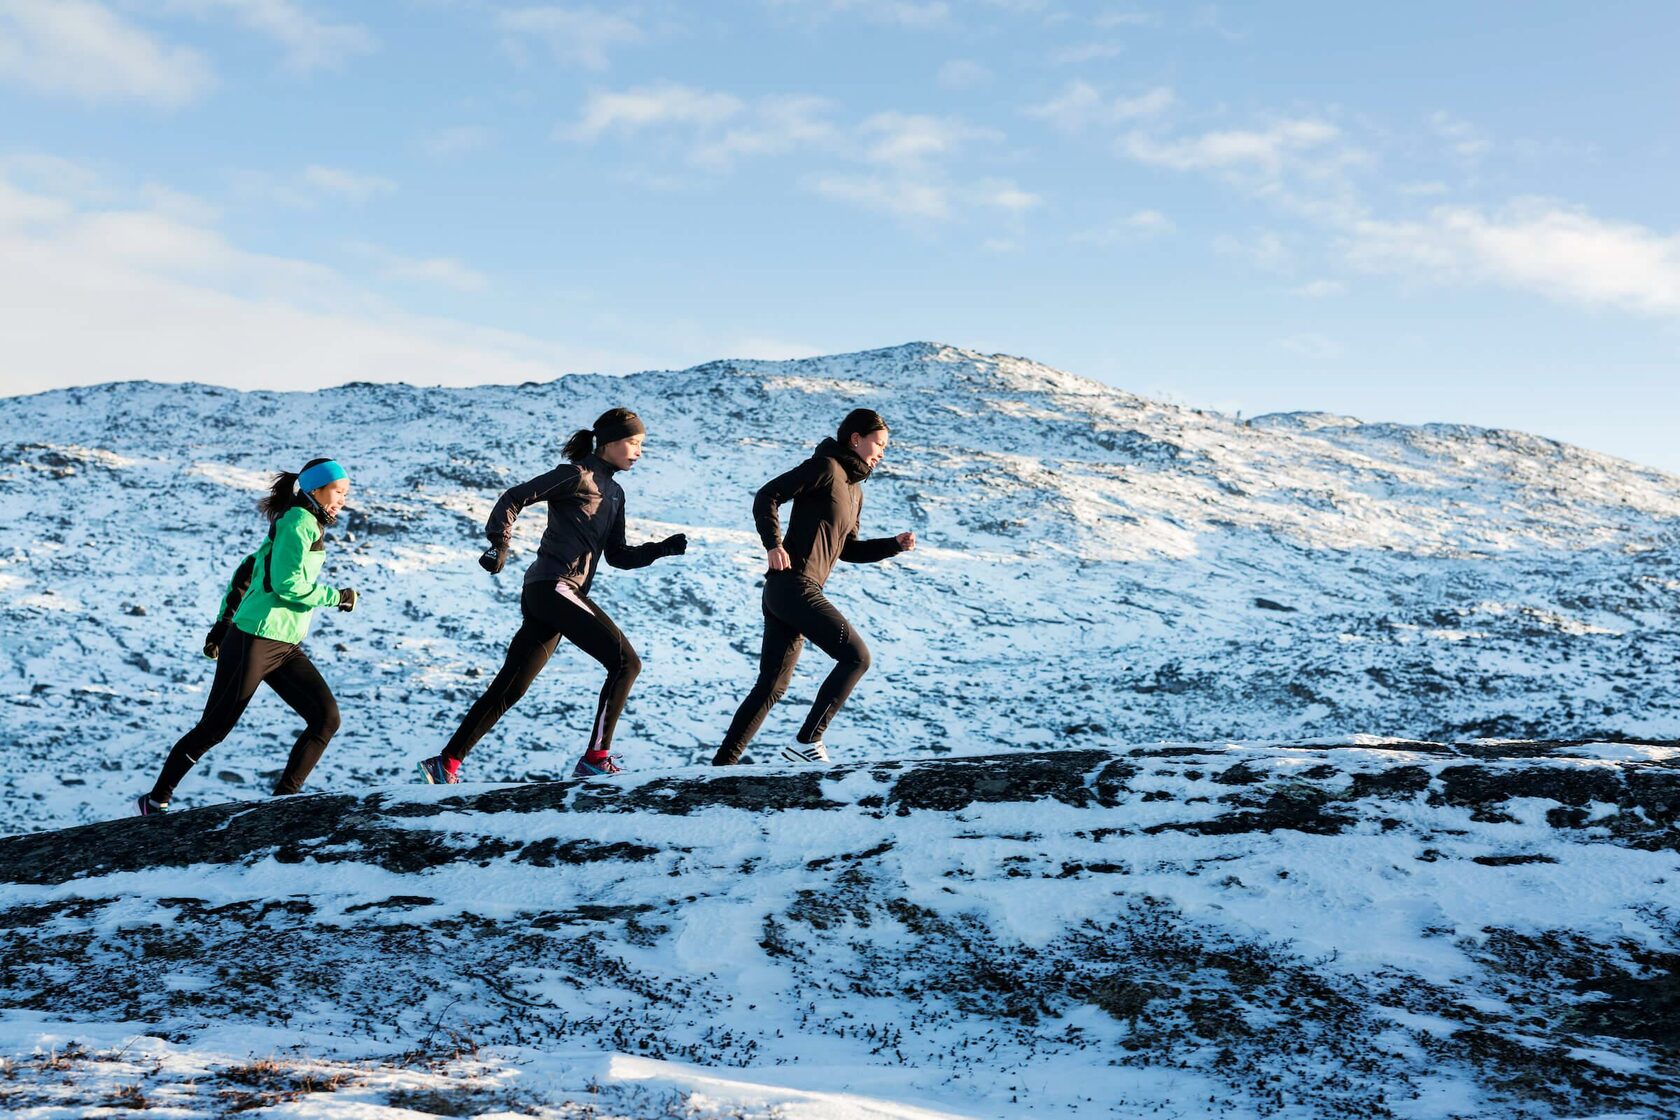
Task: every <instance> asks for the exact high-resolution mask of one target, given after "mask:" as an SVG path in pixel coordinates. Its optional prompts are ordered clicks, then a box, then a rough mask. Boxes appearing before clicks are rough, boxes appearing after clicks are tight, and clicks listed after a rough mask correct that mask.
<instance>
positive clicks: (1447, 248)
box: [1343, 199, 1680, 316]
mask: <svg viewBox="0 0 1680 1120" xmlns="http://www.w3.org/2000/svg"><path fill="white" fill-rule="evenodd" d="M1345 232H1346V236H1345V240H1344V243H1343V249H1344V251H1345V252H1346V254H1347V256H1348V259H1349V260H1350V261H1352V262H1353V263H1355V264H1357V265H1360V266H1362V267H1365V268H1369V269H1376V270H1383V271H1402V272H1406V273H1411V274H1415V275H1421V276H1424V277H1426V278H1429V279H1432V280H1436V281H1449V282H1454V281H1456V282H1464V281H1470V280H1479V281H1484V282H1492V283H1496V284H1500V285H1503V286H1506V287H1511V288H1517V289H1521V290H1525V291H1531V292H1537V293H1539V294H1541V295H1544V296H1547V297H1549V298H1551V299H1554V300H1557V301H1560V302H1565V303H1577V304H1584V305H1587V306H1595V307H1617V308H1621V309H1623V310H1627V311H1634V312H1640V313H1644V314H1649V315H1662V316H1672V315H1676V314H1680V235H1676V234H1668V235H1664V234H1660V233H1658V232H1656V231H1654V230H1651V229H1649V228H1647V227H1645V226H1641V225H1637V224H1634V223H1632V222H1616V221H1606V220H1604V219H1601V218H1596V217H1593V216H1592V215H1591V214H1589V213H1587V212H1586V211H1584V210H1580V209H1572V208H1569V207H1565V206H1563V205H1561V204H1559V203H1556V202H1552V201H1549V200H1545V199H1523V200H1518V201H1516V202H1513V203H1511V204H1510V205H1508V206H1506V207H1505V208H1504V209H1502V210H1500V211H1499V212H1497V213H1492V214H1489V213H1486V212H1484V211H1482V210H1479V209H1477V208H1474V207H1469V206H1442V207H1437V208H1436V209H1435V210H1433V211H1432V212H1431V213H1430V215H1429V217H1428V218H1427V219H1426V220H1424V221H1408V222H1399V221H1380V220H1376V219H1366V220H1364V221H1362V222H1359V223H1356V224H1355V225H1353V226H1352V227H1351V228H1349V229H1348V230H1347V231H1345Z"/></svg>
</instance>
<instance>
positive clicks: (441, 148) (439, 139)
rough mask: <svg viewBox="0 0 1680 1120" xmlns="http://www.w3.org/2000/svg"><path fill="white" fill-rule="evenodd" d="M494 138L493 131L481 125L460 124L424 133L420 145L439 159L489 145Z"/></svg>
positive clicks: (427, 152) (474, 150)
mask: <svg viewBox="0 0 1680 1120" xmlns="http://www.w3.org/2000/svg"><path fill="white" fill-rule="evenodd" d="M494 138H495V133H493V132H492V131H491V130H490V129H488V128H486V127H484V126H483V125H475V124H461V125H452V126H450V127H448V128H439V129H434V130H433V131H431V132H428V133H426V135H424V136H422V137H421V138H420V146H421V147H422V148H423V149H425V151H426V154H427V155H430V156H436V157H438V158H440V159H441V158H444V157H447V156H458V155H461V154H463V153H465V152H476V151H478V150H479V149H481V148H486V147H489V146H490V142H491V141H492V140H493V139H494Z"/></svg>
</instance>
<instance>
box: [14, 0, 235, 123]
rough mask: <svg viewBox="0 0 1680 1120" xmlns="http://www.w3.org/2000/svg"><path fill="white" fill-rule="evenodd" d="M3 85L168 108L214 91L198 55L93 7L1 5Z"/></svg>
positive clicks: (55, 1) (37, 1)
mask: <svg viewBox="0 0 1680 1120" xmlns="http://www.w3.org/2000/svg"><path fill="white" fill-rule="evenodd" d="M0 80H5V81H9V82H11V83H13V84H15V85H19V86H22V87H24V88H26V89H30V90H33V91H35V92H37V93H45V94H57V95H62V96H67V97H73V98H76V99H78V100H81V101H85V102H90V103H98V102H111V101H140V102H145V103H147V104H152V105H161V106H164V107H175V106H179V105H184V104H187V103H188V102H191V101H194V100H196V99H197V98H198V97H200V96H201V95H203V94H204V93H205V92H206V91H207V90H209V89H210V87H211V86H213V85H214V84H215V76H214V74H213V73H212V71H211V68H210V64H209V62H208V61H206V60H205V58H204V57H203V56H202V55H200V54H199V53H198V52H197V51H194V50H191V49H189V48H187V47H180V46H174V45H171V44H168V43H165V42H162V41H161V40H159V39H158V38H156V37H155V36H153V35H152V34H150V33H149V32H147V31H146V30H144V29H143V28H140V27H138V26H136V25H135V24H133V23H130V22H129V21H127V20H125V19H123V18H122V17H121V16H119V15H117V14H116V13H115V12H113V11H111V10H110V9H109V8H108V7H106V6H105V5H103V4H98V3H94V2H93V0H0Z"/></svg>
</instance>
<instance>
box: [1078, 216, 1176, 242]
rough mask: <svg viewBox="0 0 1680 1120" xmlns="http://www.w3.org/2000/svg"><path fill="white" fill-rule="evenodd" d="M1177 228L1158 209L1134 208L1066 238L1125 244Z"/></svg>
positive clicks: (1157, 235)
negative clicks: (1123, 215) (1113, 218)
mask: <svg viewBox="0 0 1680 1120" xmlns="http://www.w3.org/2000/svg"><path fill="white" fill-rule="evenodd" d="M1177 229H1178V223H1176V222H1174V221H1173V220H1172V219H1171V218H1169V217H1167V215H1165V214H1163V213H1161V212H1160V211H1159V210H1134V211H1132V212H1131V213H1130V214H1127V215H1126V216H1125V217H1123V218H1120V219H1118V220H1116V221H1112V222H1109V223H1107V224H1106V225H1101V226H1096V227H1094V228H1091V229H1083V230H1080V231H1078V232H1077V233H1074V234H1071V235H1070V236H1069V237H1068V240H1069V241H1071V242H1073V243H1074V244H1075V245H1101V246H1110V245H1127V244H1134V243H1137V242H1141V241H1145V240H1148V239H1149V238H1152V237H1161V236H1164V235H1166V234H1169V233H1172V232H1174V231H1175V230H1177Z"/></svg>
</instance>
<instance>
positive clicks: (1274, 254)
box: [1213, 230, 1295, 272]
mask: <svg viewBox="0 0 1680 1120" xmlns="http://www.w3.org/2000/svg"><path fill="white" fill-rule="evenodd" d="M1213 247H1214V250H1215V251H1216V252H1219V253H1222V254H1224V255H1225V256H1228V257H1236V258H1238V259H1240V260H1243V261H1246V262H1247V263H1249V264H1251V265H1253V266H1254V267H1255V268H1259V269H1263V270H1265V271H1267V272H1288V271H1289V270H1290V269H1292V268H1293V267H1294V265H1295V255H1294V253H1292V252H1291V251H1290V249H1289V246H1288V245H1287V244H1286V243H1285V241H1284V239H1283V238H1282V237H1281V236H1280V235H1278V234H1277V233H1274V232H1272V231H1271V230H1261V231H1259V232H1258V233H1255V234H1253V235H1251V236H1249V237H1233V236H1231V235H1230V234H1220V235H1219V236H1218V237H1215V238H1214V239H1213Z"/></svg>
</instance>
